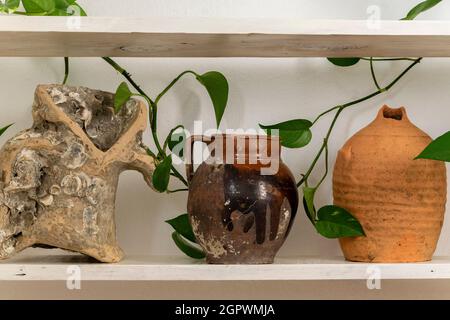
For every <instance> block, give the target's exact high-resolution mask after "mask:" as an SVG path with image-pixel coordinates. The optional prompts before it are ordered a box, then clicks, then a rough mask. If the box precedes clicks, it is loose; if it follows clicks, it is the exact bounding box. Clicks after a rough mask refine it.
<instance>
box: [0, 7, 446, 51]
mask: <svg viewBox="0 0 450 320" xmlns="http://www.w3.org/2000/svg"><path fill="white" fill-rule="evenodd" d="M76 19H79V20H76ZM0 44H1V45H0V56H16V57H32V56H34V57H38V56H39V57H47V56H48V57H62V56H73V57H101V56H111V57H352V56H376V57H404V56H405V57H407V56H410V57H416V56H425V57H449V56H450V21H380V24H379V25H373V23H372V24H371V23H370V22H369V23H368V22H367V21H358V20H289V19H283V20H276V19H216V18H214V19H211V18H150V17H149V18H107V17H83V18H80V17H69V18H66V17H21V16H0Z"/></svg>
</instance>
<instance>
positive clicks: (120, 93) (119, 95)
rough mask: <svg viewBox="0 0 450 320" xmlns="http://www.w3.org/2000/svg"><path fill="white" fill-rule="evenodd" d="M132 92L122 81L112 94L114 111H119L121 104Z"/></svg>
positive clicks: (128, 98)
mask: <svg viewBox="0 0 450 320" xmlns="http://www.w3.org/2000/svg"><path fill="white" fill-rule="evenodd" d="M132 95H133V94H132V93H131V91H130V88H129V87H128V85H127V84H126V82H122V83H121V84H120V85H119V86H118V87H117V90H116V95H115V96H114V111H115V112H116V113H117V112H119V111H120V109H121V108H122V106H123V105H124V104H125V103H126V102H127V101H128V100H130V98H131V96H132Z"/></svg>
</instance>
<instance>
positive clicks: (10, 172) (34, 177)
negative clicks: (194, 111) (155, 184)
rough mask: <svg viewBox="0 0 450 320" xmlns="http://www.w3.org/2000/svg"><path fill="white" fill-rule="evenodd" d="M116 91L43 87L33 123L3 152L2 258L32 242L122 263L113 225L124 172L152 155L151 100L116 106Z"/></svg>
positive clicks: (148, 164) (145, 165)
mask: <svg viewBox="0 0 450 320" xmlns="http://www.w3.org/2000/svg"><path fill="white" fill-rule="evenodd" d="M113 99H114V95H113V94H112V93H107V92H102V91H97V90H91V89H88V88H83V87H69V86H61V85H40V86H38V87H37V89H36V93H35V100H34V104H33V119H34V123H33V126H32V128H30V129H28V130H25V131H22V132H20V133H19V134H17V135H16V136H15V137H13V138H12V139H10V140H9V141H8V142H7V143H6V144H5V145H4V146H3V148H2V149H1V151H0V259H5V258H8V257H11V256H12V255H14V254H15V253H17V252H19V251H21V250H23V249H25V248H27V247H32V246H44V247H58V248H62V249H66V250H71V251H76V252H80V253H84V254H86V255H89V256H91V257H94V258H95V259H97V260H99V261H103V262H116V261H119V260H121V258H122V257H123V252H122V250H121V249H120V247H119V246H118V243H117V239H116V229H115V222H114V202H115V195H116V189H117V183H118V178H119V174H120V173H121V172H122V171H124V170H127V169H135V170H138V171H140V172H141V173H142V174H143V176H144V178H145V180H146V182H147V183H148V184H149V185H151V177H152V172H153V170H154V161H153V158H151V157H150V156H148V155H147V154H146V152H145V149H144V148H143V145H142V142H141V138H142V133H143V131H144V130H145V128H146V124H147V112H146V108H145V105H144V104H142V103H141V102H139V101H137V100H130V101H128V102H127V103H126V104H125V105H124V106H123V108H122V109H121V110H120V112H119V113H117V114H115V113H114V110H113Z"/></svg>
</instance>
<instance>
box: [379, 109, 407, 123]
mask: <svg viewBox="0 0 450 320" xmlns="http://www.w3.org/2000/svg"><path fill="white" fill-rule="evenodd" d="M375 121H377V122H386V121H388V122H393V121H396V122H398V123H397V124H404V123H408V124H409V123H410V121H409V118H408V115H407V114H406V109H405V108H404V107H401V108H391V107H389V106H387V105H384V106H383V107H382V108H381V109H380V111H378V115H377V117H376V119H375Z"/></svg>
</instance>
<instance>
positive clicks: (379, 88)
mask: <svg viewBox="0 0 450 320" xmlns="http://www.w3.org/2000/svg"><path fill="white" fill-rule="evenodd" d="M370 74H371V75H372V80H373V83H374V84H375V87H377V89H378V90H381V87H380V85H379V84H378V81H377V76H376V75H375V70H374V68H373V58H372V57H371V58H370Z"/></svg>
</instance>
